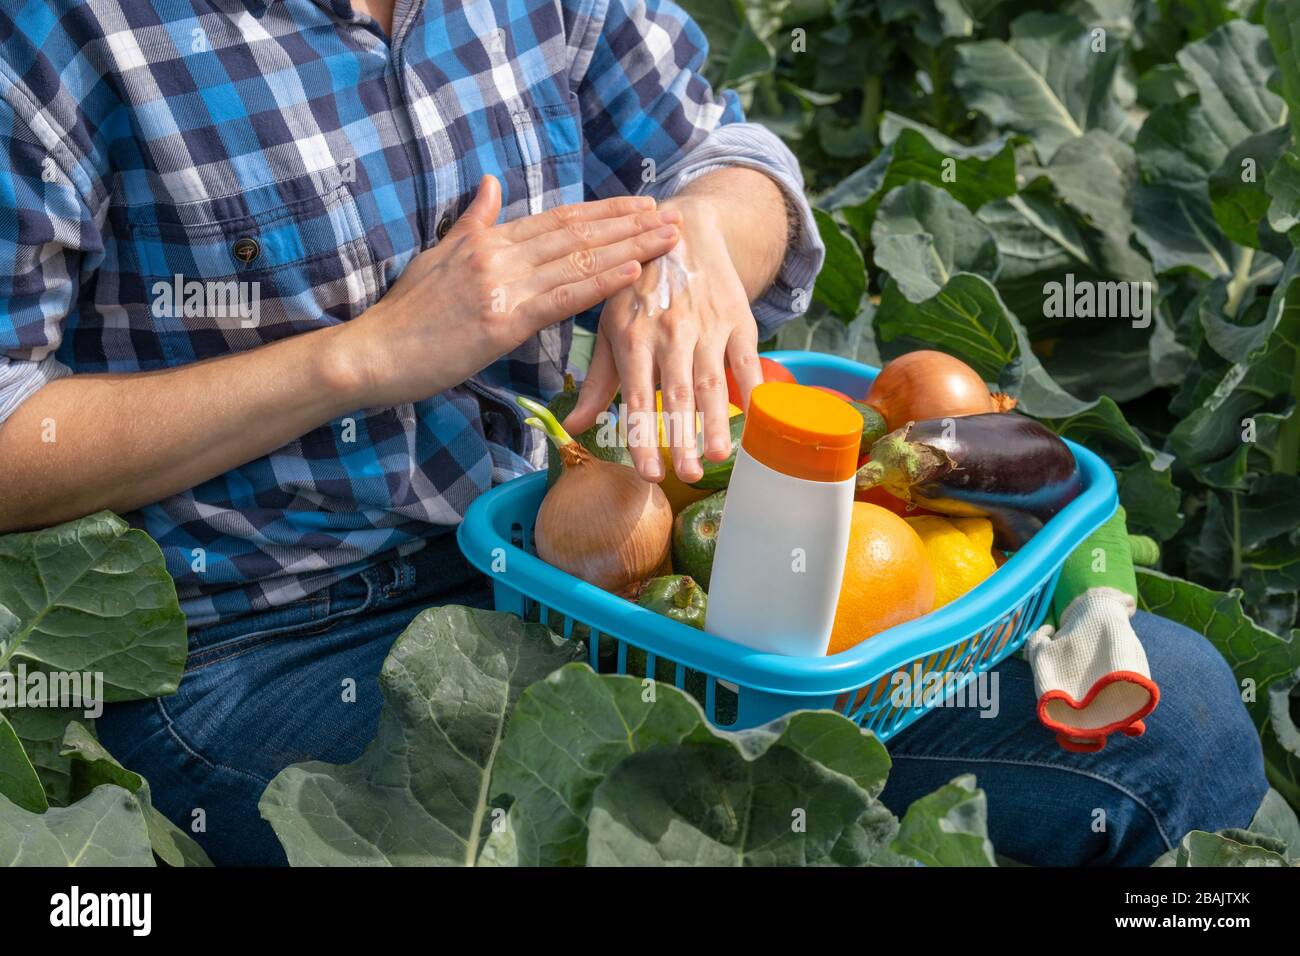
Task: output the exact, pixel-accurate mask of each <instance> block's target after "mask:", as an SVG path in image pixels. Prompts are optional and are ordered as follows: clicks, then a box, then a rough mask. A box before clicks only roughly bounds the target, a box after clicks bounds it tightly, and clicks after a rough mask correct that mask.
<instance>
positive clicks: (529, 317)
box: [514, 261, 641, 341]
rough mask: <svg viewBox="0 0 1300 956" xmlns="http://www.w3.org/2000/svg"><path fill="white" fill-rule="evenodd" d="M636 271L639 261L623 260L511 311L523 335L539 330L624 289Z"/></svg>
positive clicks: (630, 282) (524, 336)
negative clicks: (520, 324)
mask: <svg viewBox="0 0 1300 956" xmlns="http://www.w3.org/2000/svg"><path fill="white" fill-rule="evenodd" d="M640 274H641V263H639V262H636V261H632V262H624V263H621V264H619V265H616V266H614V267H613V268H612V269H607V270H605V271H604V272H598V273H596V274H595V275H593V276H588V277H587V278H585V279H582V280H579V281H578V282H570V283H567V284H565V285H557V286H555V287H554V288H552V289H550V290H548V291H546V292H543V293H541V294H540V295H535V296H533V297H531V298H529V299H527V300H526V301H524V303H523V304H522V305H520V306H519V308H517V309H515V311H514V315H515V317H516V318H517V319H518V320H519V321H520V322H521V323H522V324H523V326H524V329H523V338H528V336H530V335H534V334H536V333H537V332H540V331H541V330H542V329H544V328H546V327H547V326H548V325H554V324H555V323H556V322H559V321H561V320H563V319H567V318H569V317H570V316H572V315H576V314H577V313H579V312H585V311H586V310H587V309H590V308H591V307H592V306H594V305H596V304H597V303H599V302H603V301H605V300H606V299H608V298H609V297H610V296H611V295H614V294H615V293H617V292H621V291H622V290H623V289H626V288H627V287H628V286H630V285H631V284H632V283H633V282H635V281H636V279H637V276H639V275H640ZM521 341H522V339H521Z"/></svg>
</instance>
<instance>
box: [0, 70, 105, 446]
mask: <svg viewBox="0 0 1300 956" xmlns="http://www.w3.org/2000/svg"><path fill="white" fill-rule="evenodd" d="M8 92H9V93H10V94H11V95H16V94H15V91H14V88H13V87H10V89H9V91H8ZM23 105H24V106H25V104H23ZM24 111H26V110H24ZM70 168H75V162H74V161H70V160H69V158H68V155H67V147H66V145H65V144H63V143H62V142H60V141H59V140H58V138H57V134H56V133H55V132H54V131H53V130H52V129H50V128H49V127H48V126H45V125H42V124H41V123H40V118H39V116H38V115H32V116H24V115H22V114H21V113H20V112H19V111H18V110H16V109H15V108H14V105H13V104H12V103H10V102H9V101H8V100H4V99H0V424H3V423H4V422H5V420H6V419H8V418H9V417H10V416H11V415H12V414H13V413H14V411H15V410H16V409H17V408H18V406H20V405H21V404H22V403H23V402H25V401H26V400H27V399H29V398H30V397H31V396H32V394H33V393H35V392H36V391H37V390H38V389H40V388H41V387H43V386H44V385H46V384H48V383H49V382H52V381H54V380H55V379H57V378H61V377H63V376H65V375H69V374H71V372H70V370H69V369H68V368H67V366H65V365H63V364H62V363H60V362H59V361H58V359H56V358H55V354H54V353H55V351H56V350H57V349H58V348H59V346H60V344H61V343H62V340H63V327H64V323H65V322H66V320H67V317H68V315H69V313H70V312H71V310H72V309H73V307H74V304H75V302H76V297H77V290H78V288H79V285H80V279H81V264H82V259H83V256H84V255H85V254H86V253H87V252H88V251H92V250H100V249H102V240H101V237H100V233H99V229H98V227H97V226H96V224H95V220H94V216H93V214H92V213H91V211H90V209H89V207H88V205H87V203H86V202H85V201H84V200H83V197H82V192H81V190H79V189H78V188H77V187H76V186H74V184H73V182H72V178H71V177H70V176H69V173H68V170H69V169H70Z"/></svg>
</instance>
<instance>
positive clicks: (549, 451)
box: [546, 372, 632, 488]
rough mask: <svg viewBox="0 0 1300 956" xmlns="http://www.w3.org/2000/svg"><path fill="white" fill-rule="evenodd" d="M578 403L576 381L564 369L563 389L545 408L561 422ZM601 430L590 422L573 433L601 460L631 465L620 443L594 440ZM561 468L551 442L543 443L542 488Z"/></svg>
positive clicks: (580, 443) (549, 483)
mask: <svg viewBox="0 0 1300 956" xmlns="http://www.w3.org/2000/svg"><path fill="white" fill-rule="evenodd" d="M577 404H578V384H577V382H575V381H574V380H573V376H572V375H570V374H569V373H568V372H565V373H564V388H563V389H562V390H560V391H558V392H556V393H555V395H554V397H553V398H552V399H551V400H550V401H549V402H547V403H546V408H547V410H548V411H549V412H550V413H551V414H552V415H554V416H555V418H556V420H557V421H559V422H560V423H561V424H563V422H564V420H565V419H566V418H568V417H569V413H570V412H572V411H573V409H574V407H575V406H576V405H577ZM600 432H601V426H600V425H592V426H591V427H590V428H588V429H587V430H586V431H585V432H580V433H579V434H577V435H574V436H573V440H574V441H576V442H577V443H578V444H579V445H581V446H582V447H583V448H585V449H587V451H589V452H591V453H592V454H593V455H595V456H596V457H597V458H600V459H602V460H604V461H612V462H614V464H616V465H627V466H629V467H631V465H632V454H631V453H630V452H629V451H628V450H627V446H626V445H623V444H621V443H620V444H616V445H603V444H601V443H600V441H599V440H598V438H599V435H600ZM562 471H564V466H563V465H561V464H560V454H559V452H558V450H557V449H556V448H555V445H554V444H551V443H547V446H546V487H547V488H550V487H551V485H553V484H555V482H556V481H558V480H559V477H560V473H561V472H562Z"/></svg>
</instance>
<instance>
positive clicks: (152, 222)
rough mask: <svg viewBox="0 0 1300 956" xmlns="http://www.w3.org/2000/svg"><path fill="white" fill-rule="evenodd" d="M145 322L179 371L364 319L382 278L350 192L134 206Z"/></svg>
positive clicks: (302, 183) (254, 192) (131, 216)
mask: <svg viewBox="0 0 1300 956" xmlns="http://www.w3.org/2000/svg"><path fill="white" fill-rule="evenodd" d="M127 221H128V224H129V228H130V237H131V241H130V246H131V250H132V253H133V255H134V257H135V260H136V265H137V268H138V271H139V274H140V277H141V279H142V280H143V286H144V294H145V296H146V299H147V301H146V306H147V308H146V310H145V317H146V321H147V322H148V323H149V325H150V327H151V328H152V330H153V331H154V333H155V334H156V335H157V336H158V338H159V340H160V342H161V345H162V349H163V353H164V354H165V355H166V357H167V360H168V363H169V364H173V365H175V364H184V363H186V362H192V361H198V360H201V359H204V358H210V357H213V356H215V355H225V354H229V353H230V352H234V351H242V350H244V349H249V348H255V347H257V346H258V345H262V344H264V343H266V342H271V341H275V340H277V339H280V338H284V337H286V336H289V335H293V334H297V333H299V332H304V331H310V330H311V329H314V328H320V327H323V326H327V325H334V324H337V323H338V322H343V321H347V320H348V319H351V318H355V317H356V316H357V315H360V314H361V313H362V312H364V311H365V310H366V309H367V308H369V307H370V306H371V305H372V304H373V303H374V302H375V301H376V300H377V299H378V298H379V295H380V292H381V289H382V286H381V278H382V277H381V275H380V274H379V267H378V264H377V263H376V260H375V256H374V255H373V253H372V251H371V249H370V245H369V243H368V241H367V239H366V230H365V226H364V224H363V223H362V221H361V217H360V214H359V212H358V210H357V205H356V201H355V200H354V198H353V196H352V193H351V191H350V190H349V189H348V186H347V184H346V183H344V182H336V183H332V184H322V183H321V182H319V181H318V180H317V179H316V178H315V177H301V178H298V179H294V180H288V181H283V182H277V183H271V184H268V185H264V186H258V187H255V188H252V189H249V190H246V191H244V192H242V193H239V194H237V195H233V196H226V197H222V198H218V199H204V200H198V201H194V202H186V203H174V204H168V203H160V204H157V205H153V206H139V207H132V208H131V209H129V210H128V212H127Z"/></svg>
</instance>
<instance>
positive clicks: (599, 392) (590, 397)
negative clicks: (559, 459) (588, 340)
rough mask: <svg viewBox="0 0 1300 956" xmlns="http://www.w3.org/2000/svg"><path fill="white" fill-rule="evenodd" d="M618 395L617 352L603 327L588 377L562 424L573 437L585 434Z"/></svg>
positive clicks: (588, 370) (599, 330)
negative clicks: (616, 393)
mask: <svg viewBox="0 0 1300 956" xmlns="http://www.w3.org/2000/svg"><path fill="white" fill-rule="evenodd" d="M617 391H618V368H617V367H616V366H615V365H614V352H613V351H612V350H611V349H610V347H609V339H607V338H606V337H605V329H604V327H603V326H601V327H599V328H597V330H596V344H595V346H594V347H593V349H592V352H591V363H590V364H589V365H588V366H587V377H586V378H585V379H583V382H582V389H581V390H580V391H579V392H578V401H577V404H575V405H574V406H573V411H571V412H569V417H568V418H566V419H565V420H564V421H563V422H561V423H560V424H562V425H563V426H564V430H565V431H567V432H568V433H569V434H570V435H576V434H578V433H579V432H585V431H586V430H587V429H588V428H590V427H591V426H592V425H595V424H596V416H598V415H599V414H600V413H601V412H603V411H605V410H606V409H608V408H609V403H610V402H612V401H613V400H614V393H615V392H617Z"/></svg>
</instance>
